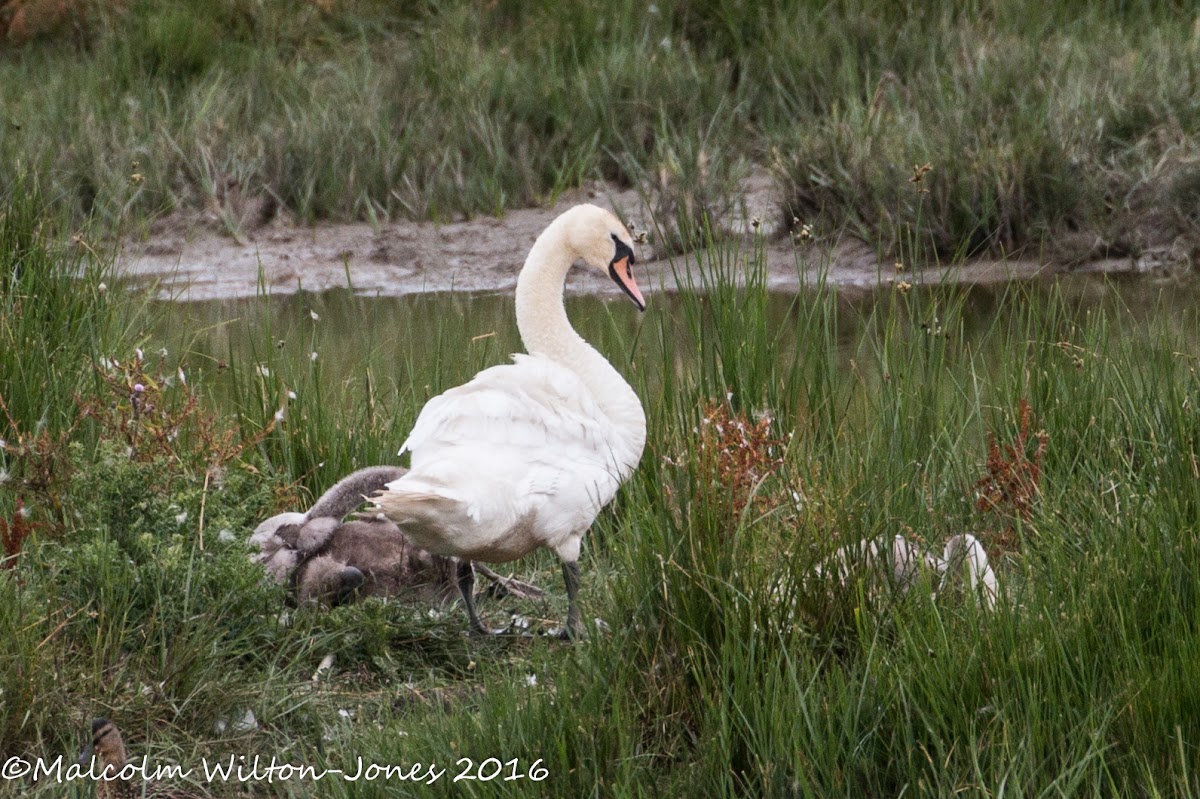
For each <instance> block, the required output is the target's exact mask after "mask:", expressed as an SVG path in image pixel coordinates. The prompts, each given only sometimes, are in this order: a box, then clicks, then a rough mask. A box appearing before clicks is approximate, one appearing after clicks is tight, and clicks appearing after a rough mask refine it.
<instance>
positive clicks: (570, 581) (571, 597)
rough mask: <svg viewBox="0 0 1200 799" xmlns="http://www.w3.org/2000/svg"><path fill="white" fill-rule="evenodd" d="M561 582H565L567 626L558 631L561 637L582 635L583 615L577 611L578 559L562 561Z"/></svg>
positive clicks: (580, 636)
mask: <svg viewBox="0 0 1200 799" xmlns="http://www.w3.org/2000/svg"><path fill="white" fill-rule="evenodd" d="M562 573H563V582H565V583H566V584H567V626H566V627H564V628H563V629H562V630H559V631H558V637H559V638H563V639H568V638H582V637H583V636H584V630H583V617H582V616H581V615H580V613H579V561H577V560H570V561H563V565H562Z"/></svg>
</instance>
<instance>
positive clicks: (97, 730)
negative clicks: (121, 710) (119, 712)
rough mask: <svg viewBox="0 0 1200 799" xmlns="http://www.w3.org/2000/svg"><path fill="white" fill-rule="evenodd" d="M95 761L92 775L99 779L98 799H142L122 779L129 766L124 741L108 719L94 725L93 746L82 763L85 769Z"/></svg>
mask: <svg viewBox="0 0 1200 799" xmlns="http://www.w3.org/2000/svg"><path fill="white" fill-rule="evenodd" d="M93 759H94V760H95V768H94V772H93V773H96V774H99V775H100V778H99V779H97V780H96V799H133V797H135V796H140V795H141V792H140V791H138V790H136V789H135V788H134V787H133V783H132V782H131V781H129V780H128V779H125V778H124V777H123V776H121V770H122V769H124V768H125V764H126V753H125V741H124V740H122V738H121V731H120V730H118V729H117V725H115V724H113V723H112V722H111V721H109V720H108V719H104V718H100V719H94V720H93V721H92V742H91V743H90V744H89V745H88V748H87V749H86V750H85V751H84V753H83V757H82V758H80V761H81V763H82V764H84V765H86V764H87V763H88V762H89V761H91V760H93Z"/></svg>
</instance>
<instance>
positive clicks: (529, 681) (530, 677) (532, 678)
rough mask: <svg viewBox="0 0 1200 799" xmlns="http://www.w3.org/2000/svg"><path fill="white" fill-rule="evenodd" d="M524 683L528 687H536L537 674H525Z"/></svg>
mask: <svg viewBox="0 0 1200 799" xmlns="http://www.w3.org/2000/svg"><path fill="white" fill-rule="evenodd" d="M525 684H526V685H528V686H529V687H530V688H536V687H537V675H536V674H526V675H525Z"/></svg>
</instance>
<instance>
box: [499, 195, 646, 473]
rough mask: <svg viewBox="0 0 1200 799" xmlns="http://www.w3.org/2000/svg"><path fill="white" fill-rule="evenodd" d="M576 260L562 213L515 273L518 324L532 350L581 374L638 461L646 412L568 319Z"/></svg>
mask: <svg viewBox="0 0 1200 799" xmlns="http://www.w3.org/2000/svg"><path fill="white" fill-rule="evenodd" d="M574 261H575V253H574V252H573V251H572V249H571V247H570V246H569V244H568V239H567V231H566V225H565V224H564V220H563V218H562V217H560V218H559V219H557V220H555V222H554V223H552V224H551V225H550V227H548V228H546V230H545V231H543V232H542V235H540V236H539V237H538V239H537V241H536V242H534V244H533V248H532V249H531V250H530V251H529V257H528V258H526V259H525V266H524V267H523V268H522V269H521V274H520V276H518V278H517V328H518V329H519V330H520V332H521V340H522V341H523V342H525V349H526V350H528V351H529V353H530V354H531V355H541V356H544V357H546V358H549V359H551V360H553V361H555V362H556V363H558V364H561V365H562V366H565V367H566V368H568V369H570V370H571V371H572V372H574V373H575V374H577V375H578V376H579V379H580V380H582V381H583V384H584V385H585V386H587V387H588V389H589V390H590V391H591V392H592V395H593V396H594V397H595V399H596V401H597V403H598V404H599V405H600V407H601V408H602V409H603V410H604V412H605V413H606V414H607V415H608V417H609V418H610V419H612V420H613V422H614V423H615V424H616V426H617V427H618V428H619V429H620V430H621V431H622V435H623V438H624V442H623V443H624V444H625V445H626V446H627V448H628V450H629V455H631V456H632V459H633V461H632V462H633V464H636V463H637V461H638V459H639V458H640V457H641V454H642V448H643V446H644V445H645V443H646V416H645V412H644V411H643V410H642V403H641V402H640V401H639V400H638V397H637V394H635V393H634V391H633V389H632V388H630V386H629V384H628V383H626V382H625V378H623V377H622V376H621V373H620V372H618V371H617V370H616V369H615V368H613V365H612V364H611V363H609V362H608V360H607V359H606V358H605V357H604V356H603V355H601V354H600V353H599V352H597V351H596V349H595V347H593V346H592V345H591V344H588V343H587V342H586V341H585V340H584V339H583V337H582V336H580V335H579V334H578V333H576V332H575V328H573V327H571V322H570V321H569V320H568V319H567V310H566V307H565V305H564V304H563V288H564V285H565V283H566V280H567V272H568V271H569V270H570V269H571V264H572V263H574Z"/></svg>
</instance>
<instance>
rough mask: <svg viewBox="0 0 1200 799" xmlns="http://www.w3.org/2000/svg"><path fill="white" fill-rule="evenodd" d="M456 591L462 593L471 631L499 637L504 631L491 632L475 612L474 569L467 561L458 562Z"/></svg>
mask: <svg viewBox="0 0 1200 799" xmlns="http://www.w3.org/2000/svg"><path fill="white" fill-rule="evenodd" d="M458 590H459V591H460V592H461V593H462V598H463V602H464V603H466V606H467V617H468V618H470V620H471V630H472V631H474V632H477V633H479V634H481V635H500V634H501V633H503V632H504V630H493V629H491V628H489V627H486V626H484V624H483V622H482V621H481V620H480V618H479V614H478V613H476V612H475V567H474V566H472V565H471V561H469V560H460V561H459V562H458Z"/></svg>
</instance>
